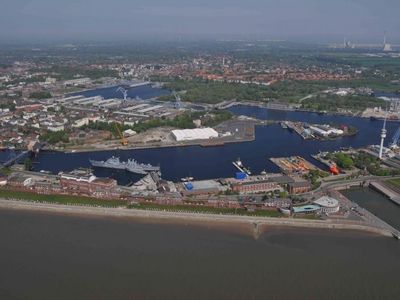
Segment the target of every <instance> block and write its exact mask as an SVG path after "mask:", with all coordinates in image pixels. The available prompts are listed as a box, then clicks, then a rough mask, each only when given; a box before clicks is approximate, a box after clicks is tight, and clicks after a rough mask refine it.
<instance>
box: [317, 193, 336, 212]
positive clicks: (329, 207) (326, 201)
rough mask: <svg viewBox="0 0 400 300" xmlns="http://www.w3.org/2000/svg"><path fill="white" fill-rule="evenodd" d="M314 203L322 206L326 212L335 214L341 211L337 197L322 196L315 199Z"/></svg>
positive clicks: (322, 209)
mask: <svg viewBox="0 0 400 300" xmlns="http://www.w3.org/2000/svg"><path fill="white" fill-rule="evenodd" d="M314 204H316V205H319V206H320V207H321V211H322V212H323V213H326V214H333V213H337V212H338V211H339V208H340V206H339V201H338V200H336V199H335V198H332V197H328V196H322V197H321V198H319V199H317V200H315V201H314Z"/></svg>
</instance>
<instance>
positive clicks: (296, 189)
mask: <svg viewBox="0 0 400 300" xmlns="http://www.w3.org/2000/svg"><path fill="white" fill-rule="evenodd" d="M288 188H289V193H290V194H302V193H307V192H309V191H311V184H310V183H309V182H308V181H306V180H304V181H295V182H291V183H289V184H288Z"/></svg>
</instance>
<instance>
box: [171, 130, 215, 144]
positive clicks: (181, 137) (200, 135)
mask: <svg viewBox="0 0 400 300" xmlns="http://www.w3.org/2000/svg"><path fill="white" fill-rule="evenodd" d="M172 134H173V136H174V137H175V139H176V140H177V141H178V142H180V141H191V140H208V139H210V138H217V137H218V132H216V131H215V130H214V129H212V128H196V129H182V130H172Z"/></svg>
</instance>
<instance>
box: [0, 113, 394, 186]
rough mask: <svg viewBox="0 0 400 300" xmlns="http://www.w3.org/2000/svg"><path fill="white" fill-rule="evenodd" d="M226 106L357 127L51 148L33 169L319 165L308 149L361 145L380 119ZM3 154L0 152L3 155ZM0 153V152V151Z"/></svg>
mask: <svg viewBox="0 0 400 300" xmlns="http://www.w3.org/2000/svg"><path fill="white" fill-rule="evenodd" d="M231 111H232V112H233V113H235V114H237V115H247V116H254V117H257V118H259V119H265V120H297V121H307V122H311V123H334V124H347V125H351V126H355V127H357V128H358V129H359V133H358V134H357V135H355V136H352V137H343V138H340V139H337V140H332V141H312V140H303V139H302V138H301V137H299V136H298V135H297V134H295V133H292V132H290V131H288V130H286V129H282V128H281V127H280V126H279V125H278V124H275V125H270V126H257V127H256V140H255V141H252V142H244V143H233V144H226V145H225V146H220V147H200V146H190V147H170V148H160V149H138V150H123V151H122V150H115V151H101V152H90V153H68V154H64V153H55V152H42V153H41V154H40V155H39V156H38V157H37V159H36V160H35V164H34V167H35V169H36V170H49V171H52V172H54V173H57V172H59V171H69V170H72V169H74V168H78V167H90V164H89V159H97V160H103V159H108V158H109V157H111V156H112V155H115V156H119V157H120V158H121V159H122V160H127V159H128V158H135V159H137V160H138V161H139V162H146V163H151V164H155V165H160V166H161V170H162V174H163V177H164V178H165V179H168V180H179V179H180V178H182V177H186V176H192V177H194V178H196V179H208V178H219V177H229V176H233V175H234V172H235V171H236V169H235V168H234V166H233V165H232V161H234V160H236V159H237V158H238V157H240V158H241V159H242V161H243V163H244V164H245V165H246V166H249V167H250V169H251V170H252V171H253V173H260V172H261V171H263V170H266V171H268V172H278V171H279V170H278V168H277V167H276V166H275V165H273V164H272V163H271V162H270V161H269V158H271V157H281V156H289V155H300V156H303V157H305V158H306V159H308V160H310V161H311V162H313V163H314V164H316V165H317V166H320V167H322V168H323V166H321V165H320V164H318V162H316V161H315V160H313V159H312V158H311V157H310V155H312V154H316V153H318V152H319V151H333V150H339V149H340V148H341V147H349V146H351V147H362V146H366V145H370V144H377V143H379V134H380V130H381V128H382V121H371V120H369V119H363V118H355V117H346V116H336V115H320V114H317V113H308V112H293V111H292V112H290V111H277V110H267V109H264V108H257V107H249V106H236V107H232V108H231ZM398 126H399V123H397V122H388V124H387V129H388V138H387V142H389V140H390V138H391V137H392V135H393V134H394V132H395V131H396V129H397V127H398ZM4 155H5V154H3V156H4ZM0 159H1V154H0ZM95 174H96V175H98V176H113V177H115V178H117V179H118V180H119V182H120V183H121V184H124V183H127V182H130V181H134V180H136V179H137V178H138V177H137V176H135V175H132V174H130V173H126V172H116V171H111V170H107V169H96V170H95Z"/></svg>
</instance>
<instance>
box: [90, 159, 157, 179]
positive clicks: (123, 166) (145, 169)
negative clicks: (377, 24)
mask: <svg viewBox="0 0 400 300" xmlns="http://www.w3.org/2000/svg"><path fill="white" fill-rule="evenodd" d="M89 161H90V164H91V165H92V166H93V167H99V168H109V169H117V170H126V171H128V172H131V173H136V174H141V175H146V174H147V173H149V172H159V171H160V167H159V166H153V165H151V164H142V163H138V162H137V161H136V160H134V159H128V161H127V162H125V161H120V159H119V157H114V156H113V157H111V158H109V159H107V160H106V161H103V160H102V161H96V160H91V159H90V160H89Z"/></svg>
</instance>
